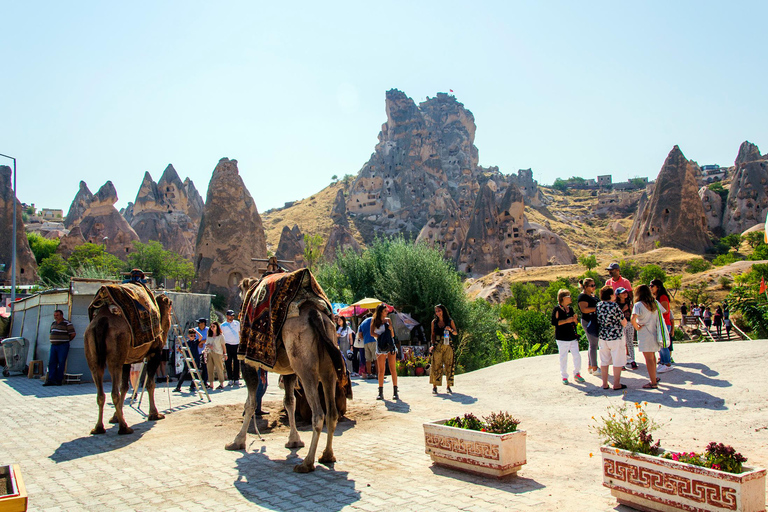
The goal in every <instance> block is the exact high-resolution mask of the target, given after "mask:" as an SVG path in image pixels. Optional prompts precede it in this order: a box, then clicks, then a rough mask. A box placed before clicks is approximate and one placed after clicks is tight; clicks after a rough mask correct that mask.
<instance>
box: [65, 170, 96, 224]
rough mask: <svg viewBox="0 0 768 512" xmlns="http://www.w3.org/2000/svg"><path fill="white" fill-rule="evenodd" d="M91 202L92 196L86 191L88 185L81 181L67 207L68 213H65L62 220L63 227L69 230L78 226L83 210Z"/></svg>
mask: <svg viewBox="0 0 768 512" xmlns="http://www.w3.org/2000/svg"><path fill="white" fill-rule="evenodd" d="M92 200H93V194H92V193H91V191H90V190H89V189H88V185H86V184H85V182H84V181H81V182H80V188H79V189H78V191H77V194H75V198H74V199H73V200H72V203H71V204H70V205H69V212H67V217H66V218H65V219H64V227H65V228H67V229H70V228H71V227H72V226H75V225H77V224H79V223H80V221H81V220H83V215H84V214H85V210H86V209H87V208H88V205H89V204H91V201H92Z"/></svg>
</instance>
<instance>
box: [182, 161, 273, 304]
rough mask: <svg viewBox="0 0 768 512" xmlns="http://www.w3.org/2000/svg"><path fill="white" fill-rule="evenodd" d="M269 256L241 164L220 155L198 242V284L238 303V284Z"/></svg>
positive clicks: (253, 273) (200, 289)
mask: <svg viewBox="0 0 768 512" xmlns="http://www.w3.org/2000/svg"><path fill="white" fill-rule="evenodd" d="M266 257H267V241H266V237H265V235H264V227H263V226H262V224H261V217H260V216H259V212H258V210H257V209H256V203H254V201H253V198H252V197H251V194H250V193H249V192H248V189H247V188H246V187H245V184H244V183H243V179H242V178H241V177H240V173H239V172H238V169H237V160H230V159H228V158H222V159H221V160H219V163H218V165H216V168H215V169H214V171H213V175H212V176H211V181H210V183H209V184H208V195H207V196H206V199H205V207H204V209H203V216H202V219H201V221H200V230H199V232H198V235H197V243H196V248H195V272H196V274H197V281H196V282H195V284H194V290H195V291H197V292H203V293H212V294H219V295H222V296H224V297H225V298H226V300H227V303H228V305H229V306H230V307H232V308H236V307H237V306H238V305H239V304H240V298H239V296H238V291H237V285H238V283H239V282H240V280H241V279H243V278H244V277H249V276H256V275H257V270H258V268H259V266H260V264H259V263H257V262H254V261H251V258H266Z"/></svg>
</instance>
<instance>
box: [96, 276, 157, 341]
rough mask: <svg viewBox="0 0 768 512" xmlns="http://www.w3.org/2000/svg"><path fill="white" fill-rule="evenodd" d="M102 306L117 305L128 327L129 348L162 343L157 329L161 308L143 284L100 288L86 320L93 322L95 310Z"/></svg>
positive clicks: (112, 285)
mask: <svg viewBox="0 0 768 512" xmlns="http://www.w3.org/2000/svg"><path fill="white" fill-rule="evenodd" d="M104 306H116V307H117V308H119V309H120V311H121V312H122V314H123V316H124V317H125V319H126V320H127V321H128V325H129V326H130V327H131V334H132V340H131V347H132V348H138V347H140V346H142V345H145V344H147V343H152V342H153V341H155V340H159V341H160V342H161V343H164V342H165V340H163V339H162V331H161V329H160V309H158V307H157V302H156V301H155V296H154V295H153V294H152V292H151V291H150V289H149V288H147V287H146V285H144V284H141V283H130V284H106V285H104V286H102V287H101V288H99V291H98V292H96V295H95V296H94V298H93V300H92V301H91V304H90V306H88V318H89V319H90V320H93V317H94V315H95V314H96V311H98V310H99V309H100V308H102V307H104Z"/></svg>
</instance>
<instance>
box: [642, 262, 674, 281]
mask: <svg viewBox="0 0 768 512" xmlns="http://www.w3.org/2000/svg"><path fill="white" fill-rule="evenodd" d="M654 279H661V281H662V282H664V281H666V279H667V273H666V272H664V269H663V268H661V267H660V266H658V265H653V264H651V265H646V266H644V267H642V268H640V282H641V283H642V284H648V283H650V282H651V281H652V280H654Z"/></svg>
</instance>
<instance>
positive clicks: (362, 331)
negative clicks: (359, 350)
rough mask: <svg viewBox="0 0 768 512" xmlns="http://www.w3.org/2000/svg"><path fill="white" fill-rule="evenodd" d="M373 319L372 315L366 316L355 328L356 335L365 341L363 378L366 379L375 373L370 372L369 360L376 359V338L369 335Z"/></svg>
mask: <svg viewBox="0 0 768 512" xmlns="http://www.w3.org/2000/svg"><path fill="white" fill-rule="evenodd" d="M372 321H373V317H372V316H370V315H369V316H368V318H366V319H365V320H363V322H362V323H361V324H360V328H359V329H358V330H357V337H358V338H360V337H362V338H363V341H364V342H365V345H364V347H365V374H366V375H365V378H366V379H373V378H376V376H375V375H373V374H372V373H371V361H375V360H376V338H374V337H373V336H371V322H372Z"/></svg>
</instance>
